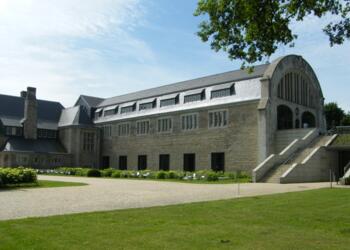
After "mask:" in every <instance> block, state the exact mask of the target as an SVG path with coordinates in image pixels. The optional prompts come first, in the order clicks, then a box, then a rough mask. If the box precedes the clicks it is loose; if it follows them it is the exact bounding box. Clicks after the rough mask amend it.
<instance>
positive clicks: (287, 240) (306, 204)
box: [0, 189, 350, 250]
mask: <svg viewBox="0 0 350 250" xmlns="http://www.w3.org/2000/svg"><path fill="white" fill-rule="evenodd" d="M0 238H1V242H0V248H1V249H70V250H71V249H218V248H220V249H349V248H350V189H322V190H314V191H305V192H296V193H288V194H279V195H271V196H261V197H254V198H242V199H233V200H226V201H215V202H202V203H193V204H187V205H176V206H165V207H156V208H144V209H129V210H120V211H112V212H97V213H85V214H77V215H66V216H54V217H46V218H33V219H21V220H12V221H2V222H0Z"/></svg>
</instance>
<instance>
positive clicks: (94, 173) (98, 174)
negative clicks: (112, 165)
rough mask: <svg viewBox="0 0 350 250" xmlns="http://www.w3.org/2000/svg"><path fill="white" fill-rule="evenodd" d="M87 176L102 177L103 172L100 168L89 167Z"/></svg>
mask: <svg viewBox="0 0 350 250" xmlns="http://www.w3.org/2000/svg"><path fill="white" fill-rule="evenodd" d="M86 176H87V177H101V172H100V171H99V170H98V169H89V170H88V171H87V174H86Z"/></svg>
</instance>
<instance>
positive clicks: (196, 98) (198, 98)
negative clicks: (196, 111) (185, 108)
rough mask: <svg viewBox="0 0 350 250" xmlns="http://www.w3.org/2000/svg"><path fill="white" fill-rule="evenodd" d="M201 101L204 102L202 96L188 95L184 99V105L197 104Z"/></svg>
mask: <svg viewBox="0 0 350 250" xmlns="http://www.w3.org/2000/svg"><path fill="white" fill-rule="evenodd" d="M201 100H203V99H202V94H194V95H186V96H185V97H184V103H189V102H197V101H201Z"/></svg>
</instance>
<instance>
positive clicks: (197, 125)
mask: <svg viewBox="0 0 350 250" xmlns="http://www.w3.org/2000/svg"><path fill="white" fill-rule="evenodd" d="M187 116H196V127H195V128H191V129H184V127H183V121H182V119H183V118H184V117H187ZM180 123H181V124H180V126H181V131H184V132H189V131H194V130H197V129H199V113H198V112H195V113H187V114H182V115H180Z"/></svg>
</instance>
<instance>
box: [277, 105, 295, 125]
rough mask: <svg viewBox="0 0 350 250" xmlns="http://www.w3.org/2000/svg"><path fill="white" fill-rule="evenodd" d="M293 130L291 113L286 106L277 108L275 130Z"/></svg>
mask: <svg viewBox="0 0 350 250" xmlns="http://www.w3.org/2000/svg"><path fill="white" fill-rule="evenodd" d="M292 128H293V112H292V110H291V109H290V108H289V107H288V106H286V105H280V106H278V107H277V129H279V130H282V129H292Z"/></svg>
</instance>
